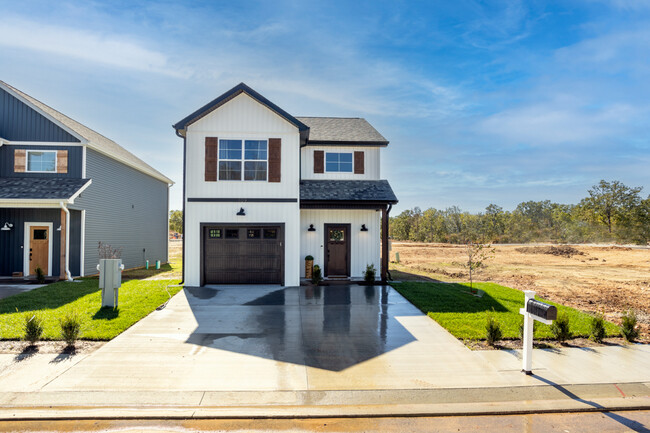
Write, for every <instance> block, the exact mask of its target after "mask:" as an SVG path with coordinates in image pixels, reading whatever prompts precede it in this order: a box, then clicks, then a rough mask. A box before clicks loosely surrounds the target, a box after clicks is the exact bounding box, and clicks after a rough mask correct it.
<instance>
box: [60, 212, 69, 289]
mask: <svg viewBox="0 0 650 433" xmlns="http://www.w3.org/2000/svg"><path fill="white" fill-rule="evenodd" d="M59 204H60V205H61V209H63V212H65V274H66V275H67V276H68V281H72V274H71V273H70V211H69V210H68V208H67V207H66V206H65V205H64V204H63V202H59Z"/></svg>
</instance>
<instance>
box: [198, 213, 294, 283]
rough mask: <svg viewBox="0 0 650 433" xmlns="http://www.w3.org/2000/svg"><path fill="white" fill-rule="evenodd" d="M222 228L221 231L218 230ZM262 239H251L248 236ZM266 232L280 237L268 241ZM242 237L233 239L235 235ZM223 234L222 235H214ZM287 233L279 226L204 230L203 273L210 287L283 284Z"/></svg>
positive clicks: (209, 228)
mask: <svg viewBox="0 0 650 433" xmlns="http://www.w3.org/2000/svg"><path fill="white" fill-rule="evenodd" d="M215 229H218V230H215ZM251 229H252V230H253V231H252V234H253V235H254V236H260V237H262V238H261V239H258V238H256V239H251V238H248V237H247V234H249V233H251ZM264 229H272V230H275V232H274V233H276V234H277V236H276V237H275V238H273V239H264V238H263V236H261V235H262V233H266V231H265V230H264ZM235 232H236V233H237V234H238V235H239V237H238V238H236V239H235V238H232V237H228V236H232V235H233V234H234V233H235ZM216 234H219V236H212V235H216ZM282 245H283V233H282V230H281V227H279V226H264V227H261V226H253V225H251V226H241V227H232V226H227V227H223V226H221V227H220V226H214V227H205V228H204V230H203V273H204V281H205V283H206V284H256V283H274V284H278V283H282V268H283V256H284V248H283V246H282Z"/></svg>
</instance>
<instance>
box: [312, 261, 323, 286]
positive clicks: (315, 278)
mask: <svg viewBox="0 0 650 433" xmlns="http://www.w3.org/2000/svg"><path fill="white" fill-rule="evenodd" d="M321 281H323V274H322V272H321V270H320V266H318V265H314V270H313V271H312V273H311V283H312V284H318V283H320V282H321Z"/></svg>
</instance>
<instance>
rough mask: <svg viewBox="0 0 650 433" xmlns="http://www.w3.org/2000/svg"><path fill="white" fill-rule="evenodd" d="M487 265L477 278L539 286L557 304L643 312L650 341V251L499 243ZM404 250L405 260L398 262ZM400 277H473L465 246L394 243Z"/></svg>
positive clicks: (613, 315)
mask: <svg viewBox="0 0 650 433" xmlns="http://www.w3.org/2000/svg"><path fill="white" fill-rule="evenodd" d="M492 248H493V249H494V252H493V254H492V258H490V259H489V260H487V262H486V264H487V267H486V268H484V269H482V270H480V271H479V273H478V274H477V275H476V277H475V279H474V280H475V281H492V282H495V283H498V284H502V285H504V286H508V287H512V288H516V289H519V290H535V291H537V294H538V295H539V296H541V297H543V298H546V299H548V300H550V301H553V302H558V303H561V304H564V305H568V306H571V307H574V308H577V309H579V310H582V311H586V312H602V313H604V315H605V317H606V318H607V319H608V320H611V321H613V322H614V323H617V324H620V315H621V313H622V312H624V311H625V310H628V309H633V310H635V311H636V313H637V317H638V319H639V323H640V326H641V331H642V339H643V340H645V341H648V340H650V249H649V248H634V247H632V248H630V247H621V246H598V245H572V246H566V245H555V246H553V245H550V244H535V245H494V246H493V247H492ZM395 253H399V256H400V263H399V264H398V263H395V258H396V257H395ZM390 257H391V270H396V271H398V272H394V275H393V278H394V279H395V280H398V279H401V280H407V279H411V280H412V279H419V278H422V277H425V278H431V279H435V280H440V281H469V277H468V273H467V271H466V269H465V268H464V267H463V263H464V262H467V252H466V247H465V246H464V245H450V244H428V243H413V242H397V241H396V242H393V243H392V250H391V254H390Z"/></svg>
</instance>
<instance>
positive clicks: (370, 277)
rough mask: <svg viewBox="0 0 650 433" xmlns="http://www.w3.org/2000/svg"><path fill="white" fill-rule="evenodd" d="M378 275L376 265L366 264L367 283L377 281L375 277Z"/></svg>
mask: <svg viewBox="0 0 650 433" xmlns="http://www.w3.org/2000/svg"><path fill="white" fill-rule="evenodd" d="M376 276H377V270H376V269H375V265H374V264H372V265H366V272H364V274H363V280H364V281H365V282H366V283H374V282H375V277H376Z"/></svg>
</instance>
